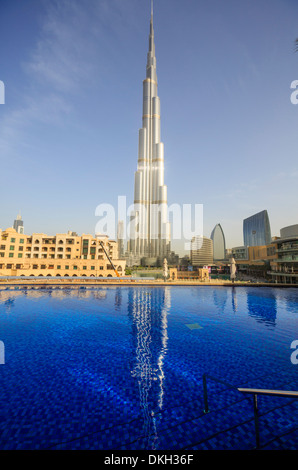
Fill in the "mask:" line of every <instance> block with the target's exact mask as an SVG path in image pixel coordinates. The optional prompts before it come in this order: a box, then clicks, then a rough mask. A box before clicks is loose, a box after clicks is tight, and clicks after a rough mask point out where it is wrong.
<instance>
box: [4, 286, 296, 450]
mask: <svg viewBox="0 0 298 470" xmlns="http://www.w3.org/2000/svg"><path fill="white" fill-rule="evenodd" d="M297 300H298V291H297V289H272V288H265V289H260V288H249V289H248V288H241V289H238V290H235V289H233V290H232V289H226V288H212V287H199V288H192V287H189V288H188V287H185V288H179V287H178V288H175V287H170V288H144V287H133V288H131V287H115V288H112V287H106V288H94V289H77V288H76V289H65V288H64V289H62V288H57V289H56V288H55V289H54V288H48V289H29V288H28V289H25V288H23V289H4V288H0V340H2V341H3V342H4V344H5V364H4V365H1V366H0V377H1V389H0V400H1V409H0V449H90V450H92V449H103V450H139V449H144V450H154V449H156V450H160V449H162V450H182V449H183V450H196V449H198V450H201V449H216V450H220V449H233V450H238V449H241V450H245V449H253V448H254V447H255V424H254V413H253V402H252V397H250V396H248V397H247V396H244V395H243V394H241V393H240V392H238V391H237V390H235V389H230V388H228V387H227V386H225V385H223V384H221V383H217V382H215V381H213V380H211V379H210V380H209V379H208V384H207V387H208V402H209V410H210V412H209V413H207V414H205V413H204V396H203V383H202V376H203V374H210V375H211V376H213V377H217V378H219V379H221V380H224V381H225V382H226V383H228V384H231V385H232V386H234V387H254V388H266V389H268V388H273V389H279V390H297V372H298V365H294V364H292V363H291V361H290V354H291V349H290V344H291V342H292V341H293V340H295V339H298V328H297V325H298V323H297ZM258 404H259V412H260V444H261V448H264V449H276V450H277V449H280V450H281V449H293V450H297V448H298V438H297V422H298V419H297V418H298V401H297V400H293V399H290V398H278V397H275V398H272V397H267V396H262V397H259V398H258Z"/></svg>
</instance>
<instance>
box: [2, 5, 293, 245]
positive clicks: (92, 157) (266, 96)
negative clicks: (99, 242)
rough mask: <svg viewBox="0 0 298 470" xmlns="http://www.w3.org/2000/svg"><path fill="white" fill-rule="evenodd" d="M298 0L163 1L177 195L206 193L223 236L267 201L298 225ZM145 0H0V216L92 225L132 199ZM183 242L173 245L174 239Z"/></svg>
mask: <svg viewBox="0 0 298 470" xmlns="http://www.w3.org/2000/svg"><path fill="white" fill-rule="evenodd" d="M297 18H298V2H297V1H296V0H241V1H239V0H225V1H222V0H183V1H181V0H180V1H179V0H155V2H154V30H155V44H156V56H157V73H158V82H159V87H158V94H159V97H160V99H161V115H162V117H161V139H162V141H163V142H164V145H165V183H166V184H167V186H168V203H169V204H174V203H178V204H181V205H182V204H192V205H194V204H203V207H204V235H206V236H208V237H209V236H210V234H211V231H212V229H213V227H214V226H215V225H216V224H217V223H220V224H221V225H222V228H223V230H224V232H225V236H226V244H227V247H232V246H237V245H241V244H242V243H243V235H242V221H243V219H244V218H246V217H249V216H250V215H252V214H254V213H256V212H259V211H261V210H263V209H267V210H268V213H269V218H270V222H271V231H272V235H277V236H278V235H279V231H280V228H282V227H284V226H287V225H291V224H296V223H298V220H297V213H298V211H297V201H298V197H297V196H298V184H297V179H298V159H297V149H298V105H294V104H292V103H291V100H290V96H291V93H292V91H293V90H291V88H290V85H291V82H292V81H294V80H298V53H295V52H294V50H295V48H294V41H295V39H296V37H298V24H297ZM149 20H150V1H149V0H71V1H70V0H59V1H56V0H45V1H43V0H25V1H24V0H0V57H1V62H0V80H2V81H3V82H4V84H5V104H4V105H0V159H1V206H0V207H1V210H0V227H1V228H3V229H5V228H7V227H9V226H11V225H12V223H13V219H14V218H15V216H16V215H17V213H18V212H19V211H21V214H22V217H23V220H24V225H25V232H26V233H27V234H30V233H32V232H43V233H48V234H55V233H65V232H66V231H67V230H73V231H77V232H78V233H80V234H81V233H94V231H95V226H96V223H97V221H98V218H97V217H96V216H95V209H96V207H97V206H98V205H99V204H101V203H108V204H112V205H114V206H115V207H117V201H118V196H124V195H125V196H126V197H127V203H128V205H129V204H131V203H132V202H133V182H134V172H135V170H136V167H137V151H138V148H137V146H138V129H139V128H140V127H141V125H142V122H141V116H142V80H143V79H144V78H145V66H146V56H147V49H148V34H149ZM173 245H174V246H173V248H176V249H177V250H178V251H179V245H178V244H177V243H174V244H173Z"/></svg>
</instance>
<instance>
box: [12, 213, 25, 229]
mask: <svg viewBox="0 0 298 470" xmlns="http://www.w3.org/2000/svg"><path fill="white" fill-rule="evenodd" d="M13 228H14V229H15V231H16V232H18V233H24V223H23V221H22V217H21V215H20V214H19V215H17V218H16V219H15V220H14V222H13Z"/></svg>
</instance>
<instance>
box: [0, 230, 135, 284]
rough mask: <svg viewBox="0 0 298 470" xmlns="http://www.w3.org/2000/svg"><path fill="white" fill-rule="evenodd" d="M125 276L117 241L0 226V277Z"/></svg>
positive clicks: (106, 238) (100, 237) (99, 236)
mask: <svg viewBox="0 0 298 470" xmlns="http://www.w3.org/2000/svg"><path fill="white" fill-rule="evenodd" d="M109 258H110V260H111V261H112V264H113V265H114V267H115V269H116V271H117V273H118V274H119V276H125V265H126V262H125V260H119V259H118V246H117V242H116V241H114V240H110V239H109V238H108V237H107V236H104V235H96V236H95V237H94V236H92V235H88V234H87V235H86V234H83V235H81V236H79V235H77V234H76V233H75V232H68V233H66V234H65V233H62V234H61V233H58V234H56V235H54V236H49V235H46V234H44V233H33V234H32V235H25V234H23V233H18V232H16V230H15V229H13V228H8V229H6V230H1V229H0V276H48V277H50V276H58V277H59V276H61V277H62V276H69V277H81V276H84V277H89V276H90V277H115V276H117V273H116V272H115V270H114V267H113V265H112V264H111V263H110V260H109Z"/></svg>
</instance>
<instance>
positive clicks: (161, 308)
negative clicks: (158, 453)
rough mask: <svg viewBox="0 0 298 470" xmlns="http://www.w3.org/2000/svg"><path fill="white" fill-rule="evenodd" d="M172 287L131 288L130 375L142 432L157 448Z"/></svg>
mask: <svg viewBox="0 0 298 470" xmlns="http://www.w3.org/2000/svg"><path fill="white" fill-rule="evenodd" d="M169 308H170V288H169V287H165V288H164V289H157V288H154V289H151V290H150V291H148V290H147V289H143V288H136V289H130V291H129V316H130V318H131V320H132V331H133V346H134V347H133V359H132V367H131V374H132V376H133V377H135V378H136V380H137V381H138V387H139V393H140V406H141V411H142V414H143V418H144V423H143V432H142V435H143V436H144V437H145V439H146V441H147V442H146V448H147V449H155V448H156V443H157V439H158V436H157V428H156V419H155V412H156V410H157V411H160V410H162V408H163V398H164V380H165V376H164V370H163V366H164V357H165V355H166V352H167V342H168V333H167V326H168V322H167V316H168V311H169Z"/></svg>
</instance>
